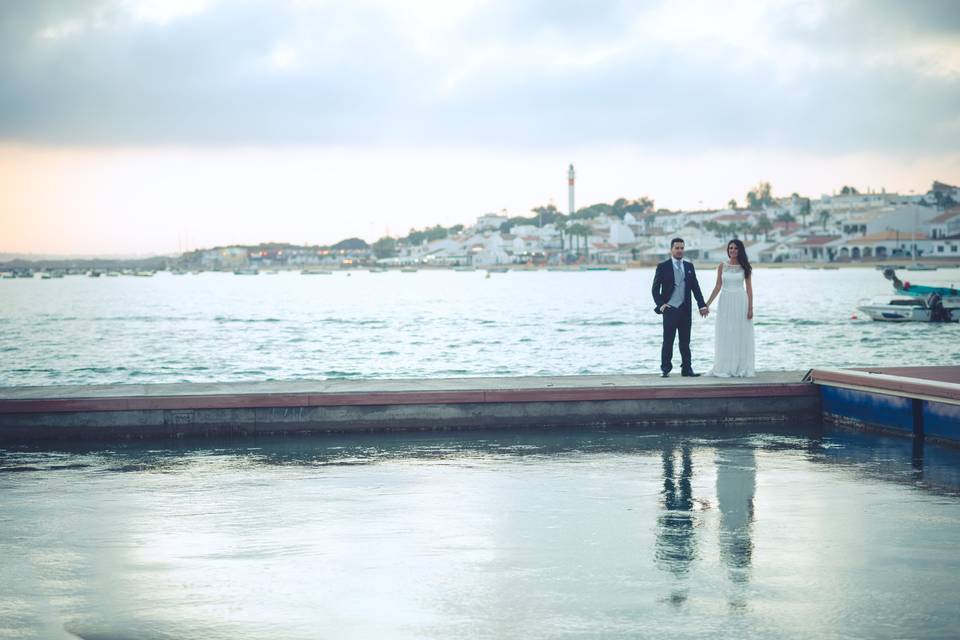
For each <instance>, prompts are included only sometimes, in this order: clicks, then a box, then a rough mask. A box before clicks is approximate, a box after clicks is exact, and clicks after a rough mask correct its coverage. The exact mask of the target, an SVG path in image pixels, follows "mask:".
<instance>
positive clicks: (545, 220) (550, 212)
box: [531, 204, 561, 227]
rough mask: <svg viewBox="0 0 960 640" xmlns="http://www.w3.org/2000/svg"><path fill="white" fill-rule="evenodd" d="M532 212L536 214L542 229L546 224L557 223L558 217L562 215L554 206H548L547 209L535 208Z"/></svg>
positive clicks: (538, 224) (542, 207)
mask: <svg viewBox="0 0 960 640" xmlns="http://www.w3.org/2000/svg"><path fill="white" fill-rule="evenodd" d="M531 211H532V212H533V213H535V214H536V220H537V226H538V227H542V226H543V225H545V224H553V223H554V222H555V221H556V219H557V216H559V215H561V214H560V212H559V211H557V208H556V207H555V206H554V205H552V204H548V205H546V206H545V207H544V206H541V207H534V208H533V209H531Z"/></svg>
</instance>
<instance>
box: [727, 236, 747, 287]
mask: <svg viewBox="0 0 960 640" xmlns="http://www.w3.org/2000/svg"><path fill="white" fill-rule="evenodd" d="M730 245H734V246H735V247H736V248H737V262H739V263H740V266H741V267H743V277H744V278H749V277H750V272H751V271H753V267H751V266H750V260H749V259H748V258H747V248H746V247H745V246H743V241H742V240H738V239H736V238H734V239H733V240H731V241H730V242H728V243H727V257H729V256H730Z"/></svg>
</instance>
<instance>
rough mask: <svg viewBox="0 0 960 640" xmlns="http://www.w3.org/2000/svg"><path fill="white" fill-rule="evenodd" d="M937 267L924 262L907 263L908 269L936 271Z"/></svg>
mask: <svg viewBox="0 0 960 640" xmlns="http://www.w3.org/2000/svg"><path fill="white" fill-rule="evenodd" d="M936 270H937V267H936V266H935V265H932V264H924V263H922V262H915V263H913V264H908V265H907V271H936Z"/></svg>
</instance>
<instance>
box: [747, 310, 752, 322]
mask: <svg viewBox="0 0 960 640" xmlns="http://www.w3.org/2000/svg"><path fill="white" fill-rule="evenodd" d="M747 320H753V309H747Z"/></svg>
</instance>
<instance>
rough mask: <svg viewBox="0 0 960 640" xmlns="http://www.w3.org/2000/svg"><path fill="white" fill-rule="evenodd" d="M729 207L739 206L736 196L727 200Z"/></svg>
mask: <svg viewBox="0 0 960 640" xmlns="http://www.w3.org/2000/svg"><path fill="white" fill-rule="evenodd" d="M727 207H728V208H730V209H736V208H737V200H736V199H735V198H730V200H728V201H727Z"/></svg>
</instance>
